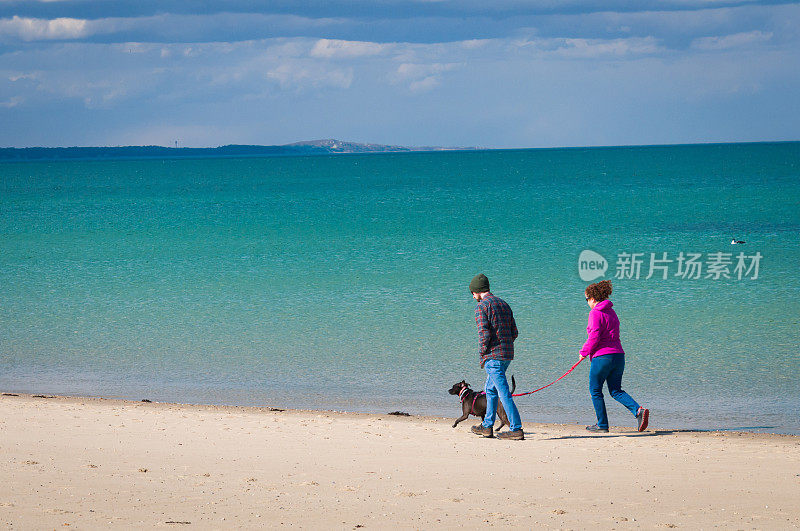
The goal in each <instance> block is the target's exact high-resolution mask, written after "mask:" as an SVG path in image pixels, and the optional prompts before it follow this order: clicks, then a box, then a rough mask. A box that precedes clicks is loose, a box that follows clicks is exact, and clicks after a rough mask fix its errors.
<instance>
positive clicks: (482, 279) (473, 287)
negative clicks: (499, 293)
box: [469, 273, 489, 293]
mask: <svg viewBox="0 0 800 531" xmlns="http://www.w3.org/2000/svg"><path fill="white" fill-rule="evenodd" d="M469 290H470V291H471V292H472V293H484V292H487V291H489V279H488V278H486V275H484V274H483V273H481V274H480V275H475V278H473V279H472V282H470V283H469Z"/></svg>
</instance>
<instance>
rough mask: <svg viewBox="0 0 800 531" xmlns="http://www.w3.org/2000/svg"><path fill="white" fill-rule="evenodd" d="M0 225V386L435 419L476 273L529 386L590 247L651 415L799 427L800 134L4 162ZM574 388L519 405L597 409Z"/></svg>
mask: <svg viewBox="0 0 800 531" xmlns="http://www.w3.org/2000/svg"><path fill="white" fill-rule="evenodd" d="M732 238H736V239H739V240H744V241H746V243H745V244H743V245H731V239H732ZM0 246H1V249H2V252H1V253H0V391H3V392H32V393H33V392H35V393H55V394H70V395H98V396H106V397H124V398H131V399H136V400H138V399H144V398H147V399H150V400H153V401H176V402H191V403H209V404H239V405H253V404H268V405H273V406H280V407H290V408H311V409H333V410H347V411H367V412H378V413H386V412H389V411H395V410H402V411H406V412H409V413H411V414H433V415H442V416H447V417H452V418H455V417H456V416H458V414H459V411H460V405H459V403H458V400H457V398H456V397H453V396H451V395H449V394H447V389H449V388H450V386H451V385H452V384H454V383H455V382H457V381H460V380H462V379H466V380H467V381H468V382H469V383H470V384H472V386H473V388H482V386H483V380H484V375H483V373H482V371H481V369H480V368H479V366H478V360H477V354H476V348H477V347H476V341H477V334H476V330H475V323H474V320H473V319H474V305H475V302H474V301H473V300H472V298H471V296H470V294H469V292H468V289H467V286H468V284H469V281H470V279H471V278H472V277H473V275H475V274H476V273H479V272H483V273H485V274H486V275H487V276H488V277H489V278H490V280H491V282H492V291H493V292H494V293H495V294H497V295H499V296H500V297H502V298H504V299H505V300H506V301H508V302H509V303H510V305H511V307H512V308H513V310H514V313H515V316H516V319H517V324H518V327H519V330H520V337H519V339H518V341H517V345H516V347H517V355H516V359H515V361H514V362H513V363H512V365H511V369H510V372H511V373H513V374H514V375H515V377H516V381H517V385H518V388H517V391H528V390H531V389H533V388H535V387H539V386H542V385H544V384H546V383H549V382H550V381H552V380H554V379H555V378H556V377H558V376H560V375H561V374H562V373H563V372H564V371H565V370H566V369H568V368H569V367H570V366H571V365H572V364H573V363H574V361H576V359H577V352H578V350H579V348H580V346H581V345H582V343H583V341H584V339H585V335H586V331H585V326H586V319H587V314H588V307H587V305H586V303H585V301H584V297H583V289H584V287H585V286H586V284H587V282H584V281H583V280H582V279H581V278H580V276H579V270H578V257H579V256H580V254H581V252H582V251H584V250H591V251H593V252H595V253H597V254H599V255H600V256H602V257H603V258H604V259H605V260H606V262H607V266H608V270H607V272H606V274H605V276H604V277H600V278H611V279H612V280H613V282H614V294H613V296H612V300H613V302H614V304H615V308H616V309H617V312H618V315H619V316H620V319H621V321H622V341H623V346H624V347H625V350H626V352H627V355H626V360H627V367H626V372H625V379H624V382H623V383H624V388H625V389H626V390H627V391H628V392H629V393H630V394H631V395H632V396H633V397H634V398H636V399H637V400H638V401H639V402H641V403H642V404H643V405H646V406H647V407H649V408H650V409H651V411H652V413H651V416H652V419H651V425H652V426H653V427H654V428H656V429H671V428H675V429H695V428H696V429H744V430H758V431H771V432H782V433H795V434H800V414H798V411H800V364H799V363H798V347H799V346H800V143H776V144H770V143H764V144H727V145H695V146H664V147H620V148H591V149H588V148H587V149H535V150H511V151H471V152H432V153H398V154H371V155H336V156H313V157H284V158H241V159H193V160H115V161H70V162H25V163H3V164H0ZM625 253H628V254H630V255H633V254H636V257H638V258H639V259H641V260H642V263H641V271H640V276H639V278H638V279H637V278H636V277H635V276H634V275H632V274H631V271H629V270H627V269H626V268H625V267H624V263H625V261H626V260H627V259H626V258H625V257H626V254H625ZM639 253H641V254H639ZM663 253H666V255H664V254H663ZM680 253H683V254H684V257H689V256H690V253H696V254H697V255H699V257H697V258H696V259H695V263H698V262H699V263H701V264H702V266H701V267H702V268H703V269H702V270H701V271H700V274H699V278H688V277H687V278H684V276H683V275H681V274H678V273H679V269H678V268H679V266H680V265H682V264H679V263H678V257H679V256H680ZM718 253H722V254H718ZM728 253H729V254H728ZM740 253H741V256H742V258H741V260H742V261H743V263H744V265H745V266H747V267H748V268H749V269H750V271H749V272H748V271H746V270H742V269H741V268H739V269H737V264H738V262H739V260H740V259H739V258H737V257H739V255H740ZM651 255H652V257H653V258H654V259H655V260H661V259H664V258H666V260H668V261H666V262H658V261H656V262H654V264H655V265H661V266H663V267H662V268H661V269H654V274H653V275H652V276H651V278H649V279H648V278H646V277H647V276H648V273H650V272H651V271H650V260H651ZM757 255H760V257H761V258H759V259H758V260H756V259H755V258H754V257H756V256H757ZM669 260H672V261H671V262H670V261H669ZM754 262H757V263H754ZM714 263H716V265H714ZM618 264H623V266H619V265H618ZM684 265H685V264H684ZM755 265H757V266H758V267H757V278H753V277H755V276H756V268H755ZM709 268H710V269H709ZM714 271H716V273H714ZM683 272H685V270H684V271H683ZM709 272H710V273H711V276H710V277H707V273H709ZM665 273H666V275H667V278H666V279H664V278H663V275H664V274H665ZM695 273H697V272H696V271H695ZM619 274H621V276H622V277H623V278H615V276H616V275H619ZM726 274H727V275H728V276H729V277H730V278H725V275H726ZM739 274H742V275H741V276H742V278H738V276H739ZM715 277H718V278H715ZM587 388H588V367H585V366H583V365H581V366H579V367H578V368H577V369H576V370H575V372H573V373H572V374H570V375H569V376H568V377H567V378H565V379H563V380H561V381H560V382H558V383H557V384H556V385H553V386H552V387H550V388H548V389H546V390H544V391H542V392H540V393H537V394H535V395H531V396H527V397H521V398H519V399H517V400H518V405H519V407H520V410H521V413H522V416H523V421H525V422H563V423H586V424H591V423H593V422H594V412H593V409H592V405H591V401H590V399H589V396H588V389H587ZM607 400H608V402H609V403H608V408H609V414H610V419H611V423H612V424H614V425H623V426H633V425H634V420H633V418H632V417H631V416H630V415H629V414H628V413H627V411H626V410H625V409H624V408H622V406H620V405H618V404H616V403H615V402H613V401H612V400H610V398H608V397H607Z"/></svg>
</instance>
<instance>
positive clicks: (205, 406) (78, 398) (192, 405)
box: [0, 390, 800, 440]
mask: <svg viewBox="0 0 800 531" xmlns="http://www.w3.org/2000/svg"><path fill="white" fill-rule="evenodd" d="M6 397H11V398H13V397H19V398H26V399H36V400H45V399H50V400H52V399H55V400H60V401H71V402H81V403H84V402H86V401H97V402H112V403H113V402H117V403H119V404H122V405H124V404H128V405H139V404H141V405H154V406H162V407H171V408H175V407H180V408H187V409H196V410H208V411H212V410H220V411H225V410H231V411H253V412H275V411H277V412H296V413H309V414H314V413H330V414H335V415H352V416H360V417H365V416H374V417H388V416H394V417H397V418H412V419H423V420H428V421H435V420H439V421H448V420H449V421H450V422H452V421H454V420H455V419H456V418H457V417H458V414H459V413H460V411H458V410H457V409H454V410H453V414H452V416H444V415H436V414H431V415H428V414H416V413H408V414H407V415H393V414H392V413H394V412H385V413H379V412H374V411H351V410H346V409H313V408H298V407H290V406H282V405H266V404H265V405H234V404H210V403H199V402H169V401H163V402H162V401H158V400H150V399H142V400H136V399H132V398H122V397H113V396H99V395H61V394H57V393H53V394H51V393H29V392H22V391H4V390H2V391H0V399H1V398H6ZM399 412H400V413H406V412H404V411H402V410H400V411H399ZM477 418H478V417H475V416H473V415H470V417H469V418H468V419H467V420H465V421H464V422H462V423H461V424H460V425H459V426H464V425H472V424H473V423H475V422H477V420H476V419H477ZM524 424H525V426H528V425H530V426H539V427H553V428H555V427H560V428H569V427H572V428H584V427H585V425H584V424H581V423H565V422H535V421H530V420H527V421H525V422H524ZM656 426H657V424H656ZM505 429H508V427H507V426H506V427H505ZM610 429H611V431H612V433H613V431H614V430H617V431H630V430H631V429H632V428H631V426H614V425H613V424H612V425H611V426H610ZM761 429H763V428H762V427H754V428H752V429H742V428H680V427H657V428H653V423H652V422H651V423H650V427H649V428H648V429H647V430H646V431H647V432H653V433H662V432H670V433H740V434H748V435H766V436H780V437H794V438H797V439H798V440H800V434H797V433H786V432H772V431H757V430H761ZM633 431H635V430H633Z"/></svg>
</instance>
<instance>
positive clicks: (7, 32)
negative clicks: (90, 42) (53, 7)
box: [0, 16, 88, 41]
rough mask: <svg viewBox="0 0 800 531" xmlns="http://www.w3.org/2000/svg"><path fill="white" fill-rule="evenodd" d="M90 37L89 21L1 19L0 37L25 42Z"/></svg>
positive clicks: (69, 19) (74, 19) (15, 17)
mask: <svg viewBox="0 0 800 531" xmlns="http://www.w3.org/2000/svg"><path fill="white" fill-rule="evenodd" d="M87 35H88V28H87V21H86V20H83V19H78V18H55V19H52V20H46V19H40V18H22V17H18V16H14V17H12V18H4V19H0V37H3V36H8V37H12V38H17V39H20V40H23V41H39V40H62V39H63V40H66V39H81V38H84V37H86V36H87Z"/></svg>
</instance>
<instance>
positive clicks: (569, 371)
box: [511, 358, 584, 396]
mask: <svg viewBox="0 0 800 531" xmlns="http://www.w3.org/2000/svg"><path fill="white" fill-rule="evenodd" d="M583 360H584V358H581V359H579V360H578V362H577V363H576V364H575V365H573V366H572V367H570V368H569V370H568V371H567V372H565V373H564V374H562V375H561V378H563V377H564V376H566V375H568V374H569V373H571V372H572V371H573V370H574V369H575V367H577V366H578V365H580V364H581V362H582V361H583ZM561 378H559V379H558V380H560V379H561ZM558 380H554V381H552V382H550V383H549V384H547V385H545V386H544V387H540V388H539V389H534V390H533V391H528V392H527V393H517V394H515V395H511V396H525V395H532V394H533V393H536V392H537V391H541V390H542V389H546V388H548V387H550V386H551V385H553V384H554V383H556V382H557V381H558Z"/></svg>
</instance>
